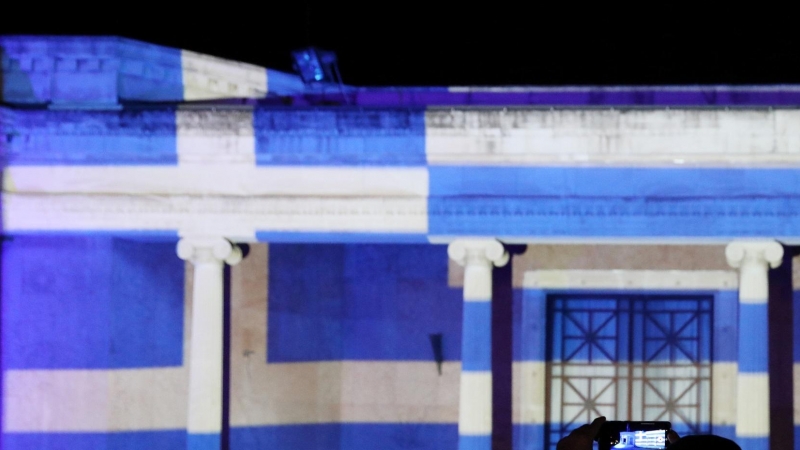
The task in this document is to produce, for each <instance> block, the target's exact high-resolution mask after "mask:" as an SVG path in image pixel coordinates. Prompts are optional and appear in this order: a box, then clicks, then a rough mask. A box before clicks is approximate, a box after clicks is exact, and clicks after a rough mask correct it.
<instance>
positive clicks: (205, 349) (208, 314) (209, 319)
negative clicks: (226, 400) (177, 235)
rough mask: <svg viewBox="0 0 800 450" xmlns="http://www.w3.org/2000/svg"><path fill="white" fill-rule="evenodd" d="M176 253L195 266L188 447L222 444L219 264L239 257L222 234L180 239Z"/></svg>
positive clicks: (207, 447)
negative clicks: (220, 235)
mask: <svg viewBox="0 0 800 450" xmlns="http://www.w3.org/2000/svg"><path fill="white" fill-rule="evenodd" d="M177 251H178V256H179V257H180V258H181V259H184V260H187V261H191V262H192V264H193V265H194V280H193V286H194V288H193V289H194V290H193V296H192V333H191V342H190V345H191V347H190V350H189V414H188V418H187V426H186V432H187V439H186V446H187V449H189V450H200V449H202V450H211V449H219V448H221V440H220V432H221V431H222V420H223V419H222V395H223V392H222V367H223V365H222V363H223V354H222V344H223V334H222V327H223V302H224V295H225V293H224V292H223V268H224V266H223V265H224V264H225V263H227V264H230V265H234V264H237V263H238V262H239V261H241V259H242V252H241V250H240V249H239V247H237V246H236V245H235V244H232V243H231V242H230V241H228V240H226V239H223V238H221V237H202V238H183V239H181V240H180V241H179V242H178V247H177Z"/></svg>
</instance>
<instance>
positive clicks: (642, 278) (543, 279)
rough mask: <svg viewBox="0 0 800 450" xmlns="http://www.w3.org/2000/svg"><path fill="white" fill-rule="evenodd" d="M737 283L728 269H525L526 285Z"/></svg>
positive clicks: (721, 286)
mask: <svg viewBox="0 0 800 450" xmlns="http://www.w3.org/2000/svg"><path fill="white" fill-rule="evenodd" d="M737 286H738V276H737V273H736V271H731V270H535V271H528V272H525V278H524V281H523V287H524V288H526V289H654V290H656V289H657V290H661V289H663V290H675V289H679V290H680V289H703V290H732V289H736V288H737Z"/></svg>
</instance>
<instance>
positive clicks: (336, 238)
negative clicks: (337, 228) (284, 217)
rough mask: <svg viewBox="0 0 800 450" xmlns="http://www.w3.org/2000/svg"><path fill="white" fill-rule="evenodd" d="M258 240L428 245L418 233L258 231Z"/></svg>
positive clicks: (425, 238) (425, 237) (426, 240)
mask: <svg viewBox="0 0 800 450" xmlns="http://www.w3.org/2000/svg"><path fill="white" fill-rule="evenodd" d="M256 239H258V241H259V242H280V243H312V242H318V243H325V244H339V243H360V244H378V243H381V244H384V243H386V244H390V243H394V244H423V243H424V244H427V243H428V237H427V235H425V234H416V233H364V232H352V233H345V232H332V233H325V232H318V233H309V232H290V231H286V232H283V231H257V232H256Z"/></svg>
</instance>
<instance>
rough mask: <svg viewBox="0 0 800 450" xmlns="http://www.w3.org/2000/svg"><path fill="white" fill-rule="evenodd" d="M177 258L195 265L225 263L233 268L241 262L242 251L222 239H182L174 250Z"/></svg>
mask: <svg viewBox="0 0 800 450" xmlns="http://www.w3.org/2000/svg"><path fill="white" fill-rule="evenodd" d="M175 250H176V251H177V253H178V257H179V258H181V259H183V260H186V261H191V262H192V263H194V264H197V263H209V262H216V263H223V262H224V263H226V264H228V265H230V266H234V265H236V264H238V263H239V261H241V260H242V249H241V248H240V247H239V246H238V245H236V244H234V243H232V242H231V241H229V240H227V239H225V238H222V237H184V238H181V240H180V241H178V245H177V247H176V249H175Z"/></svg>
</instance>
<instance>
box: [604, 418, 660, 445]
mask: <svg viewBox="0 0 800 450" xmlns="http://www.w3.org/2000/svg"><path fill="white" fill-rule="evenodd" d="M670 428H672V424H671V423H670V422H625V421H616V420H610V421H607V422H606V423H604V424H603V427H602V428H600V432H599V433H597V437H596V438H595V440H596V441H597V443H598V449H599V450H610V449H617V448H649V449H664V448H667V446H668V445H669V442H668V441H667V432H668V431H669V430H670Z"/></svg>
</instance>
